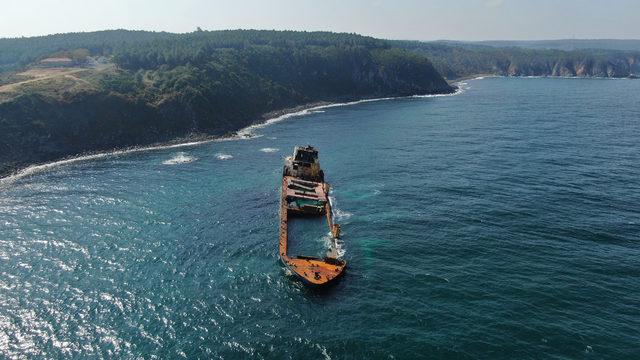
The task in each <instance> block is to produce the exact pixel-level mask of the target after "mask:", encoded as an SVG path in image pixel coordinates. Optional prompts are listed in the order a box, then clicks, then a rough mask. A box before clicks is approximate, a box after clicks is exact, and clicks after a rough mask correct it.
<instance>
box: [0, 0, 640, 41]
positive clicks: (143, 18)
mask: <svg viewBox="0 0 640 360" xmlns="http://www.w3.org/2000/svg"><path fill="white" fill-rule="evenodd" d="M612 3H615V4H612ZM638 13H640V3H638V2H634V1H632V0H618V1H615V2H607V1H603V0H595V1H589V2H585V1H581V0H567V1H563V2H555V1H551V0H541V1H534V0H521V1H514V0H467V1H458V2H450V1H444V0H432V1H417V0H402V1H396V2H390V1H380V0H378V1H373V2H367V1H364V0H352V1H349V2H348V3H341V2H339V1H337V0H329V1H325V2H323V3H322V4H315V3H313V2H311V1H292V0H277V1H271V2H269V3H266V2H261V1H259V0H248V1H244V2H242V3H234V2H231V1H226V0H215V1H205V0H185V1H183V2H181V3H180V4H179V3H177V2H170V1H151V0H137V1H125V0H114V1H110V2H98V1H79V0H61V1H58V2H56V3H55V4H53V3H51V2H49V1H43V0H25V1H13V0H10V1H9V5H8V6H4V7H3V15H2V21H0V38H15V37H32V36H43V35H50V34H56V33H68V32H91V31H100V30H112V29H127V30H146V31H167V32H173V33H187V32H192V31H194V30H195V29H196V28H197V27H200V28H202V29H203V30H229V29H258V30H294V31H332V32H347V33H358V34H361V35H366V36H373V37H376V38H384V39H403V40H423V41H434V40H454V41H497V40H508V41H509V40H511V41H533V40H593V39H615V40H638V39H640V28H638V27H637V26H636V15H635V14H638Z"/></svg>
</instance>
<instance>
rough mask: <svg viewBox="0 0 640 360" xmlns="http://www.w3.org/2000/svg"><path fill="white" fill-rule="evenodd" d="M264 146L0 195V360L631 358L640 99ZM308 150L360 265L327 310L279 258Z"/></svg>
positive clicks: (515, 98) (81, 174) (496, 111)
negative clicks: (289, 175)
mask: <svg viewBox="0 0 640 360" xmlns="http://www.w3.org/2000/svg"><path fill="white" fill-rule="evenodd" d="M257 133H258V134H259V135H261V136H260V137H258V138H255V139H250V140H240V141H225V142H215V143H208V144H204V145H200V146H194V147H186V148H181V149H165V150H158V151H151V152H142V153H134V154H128V155H120V156H115V157H109V158H105V159H101V160H95V161H87V162H79V163H75V164H70V165H66V166H60V167H56V168H54V169H51V170H49V171H47V172H41V173H37V174H34V175H32V176H29V177H24V178H22V179H18V180H16V181H14V182H13V183H9V184H5V185H3V186H2V188H0V264H1V265H0V357H6V358H21V357H42V358H59V357H73V356H75V357H122V358H134V357H144V358H158V359H166V358H185V357H186V358H198V357H199V358H224V359H242V358H249V357H252V358H256V359H286V358H293V359H299V358H314V359H316V358H317V359H323V358H326V359H329V358H331V359H360V358H372V359H375V358H379V359H391V358H395V359H413V358H419V357H429V358H442V359H466V358H487V359H497V358H536V359H537V358H558V359H563V358H571V359H575V358H592V359H600V358H612V359H622V358H629V359H633V358H640V330H639V329H640V243H639V237H640V219H639V217H640V166H639V165H640V81H632V80H572V79H505V78H491V79H484V80H475V81H469V83H468V89H467V90H466V91H465V92H464V93H462V94H460V95H457V96H450V97H438V98H412V99H400V100H387V101H380V102H369V103H363V104H358V105H352V106H344V107H335V108H329V109H325V110H324V112H317V113H314V114H311V115H308V116H304V117H298V118H294V119H289V120H287V121H283V122H280V123H276V124H273V125H271V126H269V127H266V128H263V129H259V130H257ZM307 143H309V144H313V145H315V146H317V147H318V148H319V149H320V160H321V163H322V165H323V167H324V169H325V172H326V176H327V180H328V181H329V182H330V183H332V185H333V188H334V190H333V193H332V196H333V197H334V198H335V207H336V209H335V210H336V211H337V214H336V215H337V218H338V222H339V223H341V224H342V228H343V232H344V236H343V238H344V239H343V242H342V244H341V246H342V251H344V258H345V259H346V260H347V261H348V264H349V267H348V269H347V273H346V274H345V276H344V278H342V279H341V281H340V282H339V283H338V284H336V286H334V287H333V288H330V289H328V290H326V291H311V290H309V289H307V288H305V287H304V286H302V285H301V284H300V283H299V282H297V281H296V280H295V279H293V278H291V276H289V275H287V274H286V273H285V271H284V270H283V268H282V266H281V264H280V262H279V261H278V257H277V249H276V247H277V229H278V226H277V225H278V193H279V185H280V175H281V166H282V159H283V157H284V156H285V155H287V154H289V153H290V152H291V151H292V149H293V146H294V145H296V144H307ZM276 149H277V150H276ZM261 150H263V151H261ZM269 151H270V152H269ZM224 155H230V156H231V157H229V156H224ZM302 226H306V225H304V224H302ZM322 241H323V239H322V234H319V235H318V234H317V233H315V232H314V234H313V236H310V238H309V243H305V244H303V245H305V246H310V247H312V248H313V247H316V248H319V249H321V248H322V246H323V243H322Z"/></svg>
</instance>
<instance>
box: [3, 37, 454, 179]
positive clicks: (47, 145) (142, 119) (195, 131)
mask: <svg viewBox="0 0 640 360" xmlns="http://www.w3.org/2000/svg"><path fill="white" fill-rule="evenodd" d="M79 49H80V50H82V51H77V50H79ZM85 49H86V50H85ZM85 52H88V54H89V59H88V60H90V59H93V60H94V63H91V61H88V62H87V64H80V65H77V64H76V63H77V62H76V61H74V64H76V65H77V67H73V68H65V69H49V68H42V67H43V65H42V64H38V61H41V60H42V59H45V58H47V57H51V56H54V55H55V54H58V55H55V56H60V55H59V54H68V53H85ZM0 54H2V55H1V56H0V66H2V67H3V68H4V69H5V72H4V74H2V75H0V129H1V131H0V174H7V173H8V172H10V171H13V170H15V169H17V168H19V167H22V166H24V165H26V164H31V163H36V162H42V161H50V160H54V159H59V158H62V157H65V156H69V155H74V154H80V153H84V152H87V151H101V150H108V149H112V148H118V147H126V146H135V145H142V144H149V143H155V142H163V141H169V140H174V139H177V138H182V137H185V136H194V135H195V136H203V135H223V134H226V133H229V132H232V131H235V130H238V129H240V128H242V127H244V126H247V125H249V124H251V123H254V122H256V121H259V120H260V119H261V117H262V116H263V114H265V113H268V112H271V111H274V110H280V109H284V108H289V107H293V106H298V105H302V104H308V103H314V102H319V101H347V100H354V99H362V98H372V97H386V96H405V95H413V94H431V93H449V92H452V91H453V88H452V87H451V86H449V85H448V84H447V82H446V81H445V80H444V79H443V78H442V76H440V74H439V73H438V72H437V71H436V70H435V69H434V67H433V66H432V65H431V63H430V62H429V60H428V59H427V58H426V57H424V56H423V55H420V54H416V53H414V52H411V51H408V50H405V49H401V48H398V47H394V46H392V45H391V44H390V43H389V42H387V41H383V40H378V39H374V38H370V37H363V36H359V35H354V34H336V33H326V32H314V33H307V32H291V31H284V32H277V31H245V30H237V31H216V32H207V31H196V32H193V33H189V34H168V33H151V32H138V31H124V30H117V31H102V32H94V33H78V34H63V35H52V36H48V37H38V38H25V39H2V40H0ZM55 61H59V60H55ZM55 61H54V62H55ZM105 62H108V63H111V65H109V64H105ZM34 63H35V64H36V66H35V68H34V67H31V66H30V65H31V64H34ZM114 64H115V65H114ZM76 65H74V66H76ZM9 69H11V70H9ZM24 70H26V71H24ZM21 71H22V72H21ZM3 84H4V85H3Z"/></svg>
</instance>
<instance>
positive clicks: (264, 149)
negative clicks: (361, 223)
mask: <svg viewBox="0 0 640 360" xmlns="http://www.w3.org/2000/svg"><path fill="white" fill-rule="evenodd" d="M260 151H262V152H263V153H274V152H278V151H280V149H278V148H269V147H267V148H262V149H260Z"/></svg>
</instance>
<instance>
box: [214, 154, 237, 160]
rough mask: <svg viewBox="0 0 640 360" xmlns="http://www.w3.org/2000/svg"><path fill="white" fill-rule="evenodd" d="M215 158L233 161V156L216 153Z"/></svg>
mask: <svg viewBox="0 0 640 360" xmlns="http://www.w3.org/2000/svg"><path fill="white" fill-rule="evenodd" d="M216 158H217V159H218V160H229V159H233V155H229V154H223V153H216Z"/></svg>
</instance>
